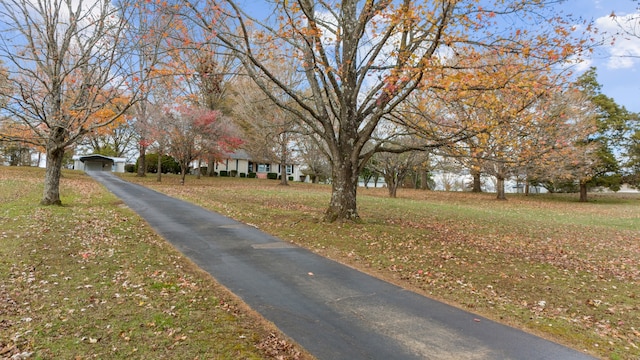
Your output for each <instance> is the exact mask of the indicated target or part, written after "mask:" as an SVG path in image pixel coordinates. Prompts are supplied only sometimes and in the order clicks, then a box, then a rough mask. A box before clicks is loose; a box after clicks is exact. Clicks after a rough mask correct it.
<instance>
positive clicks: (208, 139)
mask: <svg viewBox="0 0 640 360" xmlns="http://www.w3.org/2000/svg"><path fill="white" fill-rule="evenodd" d="M167 117H168V118H170V119H171V121H169V122H168V128H167V129H166V130H167V133H168V135H167V136H168V141H169V150H170V153H171V155H172V156H173V157H174V158H175V159H176V161H177V162H178V164H180V171H181V175H182V180H181V183H182V184H183V185H184V181H185V176H186V174H187V172H188V170H189V165H190V164H191V162H193V161H194V160H197V159H200V158H203V157H207V156H213V157H214V158H215V157H217V158H220V157H221V156H223V154H225V153H228V152H232V151H233V150H235V149H237V148H238V147H239V146H240V145H241V144H242V141H241V140H240V139H239V138H237V137H235V136H233V129H232V128H231V126H230V123H229V122H224V121H223V120H221V115H220V113H219V112H216V111H211V110H208V109H202V108H193V107H188V106H180V107H176V108H169V109H167Z"/></svg>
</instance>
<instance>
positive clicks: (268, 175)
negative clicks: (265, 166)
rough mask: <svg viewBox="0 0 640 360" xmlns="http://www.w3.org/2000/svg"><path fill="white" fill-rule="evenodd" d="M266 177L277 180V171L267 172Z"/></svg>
mask: <svg viewBox="0 0 640 360" xmlns="http://www.w3.org/2000/svg"><path fill="white" fill-rule="evenodd" d="M267 179H271V180H278V173H274V172H270V173H267Z"/></svg>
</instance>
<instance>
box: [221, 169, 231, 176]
mask: <svg viewBox="0 0 640 360" xmlns="http://www.w3.org/2000/svg"><path fill="white" fill-rule="evenodd" d="M220 176H229V172H228V171H227V170H220Z"/></svg>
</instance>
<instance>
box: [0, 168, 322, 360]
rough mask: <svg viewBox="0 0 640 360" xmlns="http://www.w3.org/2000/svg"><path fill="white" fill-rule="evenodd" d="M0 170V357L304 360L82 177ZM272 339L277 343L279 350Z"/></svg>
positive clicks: (77, 175)
mask: <svg viewBox="0 0 640 360" xmlns="http://www.w3.org/2000/svg"><path fill="white" fill-rule="evenodd" d="M63 174H64V175H63V179H62V186H61V193H62V201H63V204H64V205H63V206H61V207H58V206H49V207H43V206H39V205H38V203H39V200H40V198H41V196H42V186H41V182H42V177H43V176H44V172H43V170H42V169H33V168H15V167H0V229H1V230H0V278H2V279H3V281H2V283H1V285H0V315H1V316H0V319H1V320H0V350H2V349H8V350H7V351H8V352H6V353H3V354H2V355H0V357H2V358H10V357H11V356H12V355H15V354H18V353H23V352H26V353H31V357H30V358H33V359H85V358H98V359H270V358H272V359H275V358H280V357H279V356H282V357H284V358H287V359H297V358H300V359H306V358H310V357H309V356H308V355H307V354H299V352H300V349H299V348H296V347H295V346H294V345H292V344H291V342H289V341H288V340H287V339H284V337H283V336H282V335H279V332H278V331H277V330H276V329H275V328H274V327H273V325H272V324H270V323H267V322H266V321H265V320H263V319H262V318H260V317H259V316H258V315H257V314H255V313H254V312H253V311H251V310H250V309H248V308H247V307H246V306H245V305H243V304H242V303H241V302H240V301H238V300H237V299H236V298H235V297H234V296H233V295H232V294H230V293H229V292H228V291H227V290H226V289H224V288H222V287H221V286H220V285H218V284H217V283H215V282H214V281H213V280H212V279H211V278H210V277H209V276H208V275H207V274H205V273H204V272H202V271H201V270H199V269H198V268H197V267H196V266H195V265H194V264H193V263H191V262H189V261H188V260H187V259H185V258H184V257H182V256H181V254H180V253H178V252H177V251H176V250H175V249H174V248H172V247H171V246H170V245H168V243H166V242H165V241H164V240H163V239H162V238H160V237H159V236H157V235H156V234H155V233H154V232H153V231H152V230H151V229H150V227H149V226H148V225H147V224H146V223H145V222H144V221H142V220H141V219H140V218H139V217H137V216H136V215H135V214H134V213H133V212H132V211H130V210H129V209H128V208H126V207H125V206H123V204H122V202H121V201H119V200H118V199H117V198H115V197H114V196H113V195H111V194H110V193H108V192H107V191H106V190H105V189H104V188H102V187H101V186H100V185H98V184H96V183H95V182H94V181H92V180H91V179H90V178H89V177H87V176H86V175H84V174H82V173H79V172H73V171H65V172H64V173H63ZM281 341H282V342H281Z"/></svg>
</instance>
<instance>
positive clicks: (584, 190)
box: [580, 181, 589, 202]
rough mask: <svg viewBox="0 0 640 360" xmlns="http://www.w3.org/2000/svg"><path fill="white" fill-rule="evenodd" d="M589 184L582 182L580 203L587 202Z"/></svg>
mask: <svg viewBox="0 0 640 360" xmlns="http://www.w3.org/2000/svg"><path fill="white" fill-rule="evenodd" d="M587 201H589V200H588V199H587V183H586V182H585V181H580V202H587Z"/></svg>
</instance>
